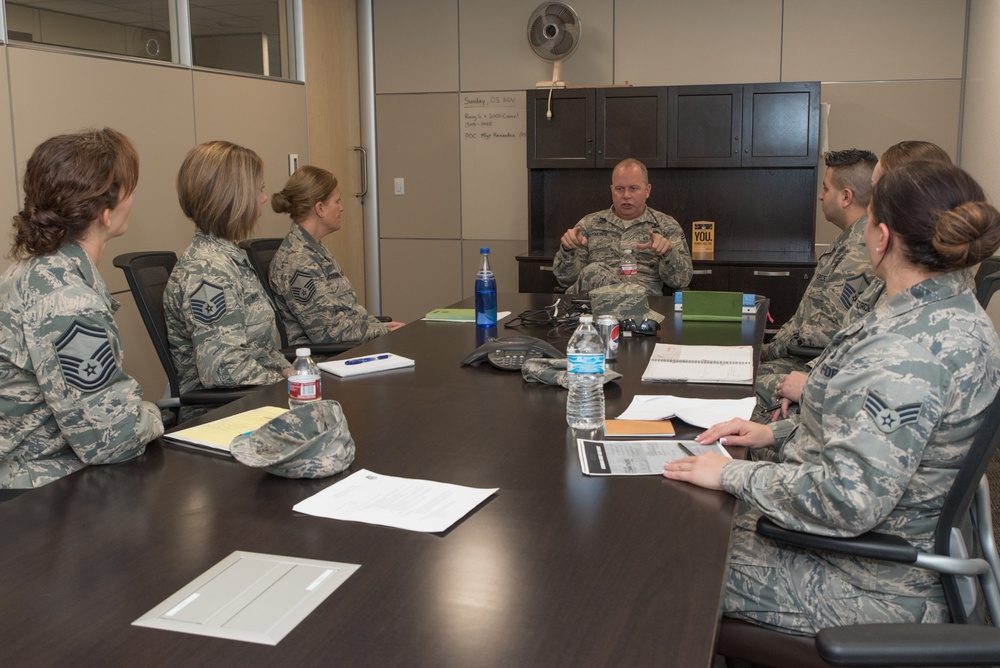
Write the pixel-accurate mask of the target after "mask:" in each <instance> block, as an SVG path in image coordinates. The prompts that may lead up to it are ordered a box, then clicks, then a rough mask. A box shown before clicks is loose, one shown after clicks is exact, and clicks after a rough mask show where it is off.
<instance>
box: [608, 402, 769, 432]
mask: <svg viewBox="0 0 1000 668" xmlns="http://www.w3.org/2000/svg"><path fill="white" fill-rule="evenodd" d="M756 404H757V399H756V398H754V397H752V396H750V397H746V398H745V399H689V398H687V397H675V396H672V395H669V394H637V395H635V397H633V398H632V403H631V404H629V407H628V408H626V409H625V412H623V413H622V414H621V415H619V416H618V419H619V420H663V419H669V418H672V417H678V418H680V419H681V420H684V421H685V422H687V423H688V424H691V425H694V426H695V427H703V428H705V429H708V428H709V427H711V426H712V425H713V424H717V423H719V422H725V421H726V420H729V419H731V418H734V417H740V418H744V419H746V420H749V419H750V418H751V416H753V408H754V406H755V405H756Z"/></svg>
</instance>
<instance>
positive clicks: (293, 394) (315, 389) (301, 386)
mask: <svg viewBox="0 0 1000 668" xmlns="http://www.w3.org/2000/svg"><path fill="white" fill-rule="evenodd" d="M320 393H321V386H320V377H319V376H291V377H289V379H288V398H289V399H291V400H293V401H309V400H311V399H319V397H320Z"/></svg>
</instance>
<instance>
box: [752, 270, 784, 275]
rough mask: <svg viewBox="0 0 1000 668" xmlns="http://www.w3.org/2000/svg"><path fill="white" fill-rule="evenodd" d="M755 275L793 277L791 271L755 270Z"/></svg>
mask: <svg viewBox="0 0 1000 668" xmlns="http://www.w3.org/2000/svg"><path fill="white" fill-rule="evenodd" d="M753 275H754V276H791V275H792V272H790V271H758V270H757V269H754V270H753Z"/></svg>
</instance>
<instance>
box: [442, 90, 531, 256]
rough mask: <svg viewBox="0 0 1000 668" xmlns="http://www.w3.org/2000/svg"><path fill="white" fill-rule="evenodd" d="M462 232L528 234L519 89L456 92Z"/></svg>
mask: <svg viewBox="0 0 1000 668" xmlns="http://www.w3.org/2000/svg"><path fill="white" fill-rule="evenodd" d="M459 105H460V107H461V109H460V112H459V118H460V122H461V130H462V143H461V145H462V237H463V238H465V239H527V238H528V222H527V218H528V175H527V171H528V168H527V137H528V131H527V126H526V124H525V111H524V91H513V92H511V91H504V92H492V93H491V92H482V93H462V94H460V95H459Z"/></svg>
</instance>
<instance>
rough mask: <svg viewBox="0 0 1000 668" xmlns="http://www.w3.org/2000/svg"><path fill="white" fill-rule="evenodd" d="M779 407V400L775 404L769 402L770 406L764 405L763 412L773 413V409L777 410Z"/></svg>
mask: <svg viewBox="0 0 1000 668" xmlns="http://www.w3.org/2000/svg"><path fill="white" fill-rule="evenodd" d="M779 408H781V402H780V401H779V402H778V403H776V404H771V405H770V406H767V407H765V408H764V412H765V413H773V412H774V411H776V410H778V409H779Z"/></svg>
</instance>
